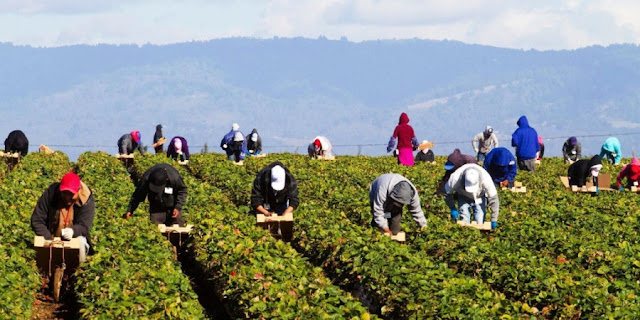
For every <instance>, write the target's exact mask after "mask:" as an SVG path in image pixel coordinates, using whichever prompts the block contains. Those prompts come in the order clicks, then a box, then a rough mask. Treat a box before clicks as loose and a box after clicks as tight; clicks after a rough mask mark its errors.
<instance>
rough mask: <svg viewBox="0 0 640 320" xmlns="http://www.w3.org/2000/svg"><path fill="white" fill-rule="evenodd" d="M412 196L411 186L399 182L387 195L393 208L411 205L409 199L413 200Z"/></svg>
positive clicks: (404, 182)
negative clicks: (392, 203) (391, 201)
mask: <svg viewBox="0 0 640 320" xmlns="http://www.w3.org/2000/svg"><path fill="white" fill-rule="evenodd" d="M414 194H415V190H413V188H412V187H411V184H409V183H408V182H406V181H401V182H398V183H397V184H396V185H395V186H393V189H392V190H391V193H390V194H389V198H391V200H393V202H394V205H395V206H397V207H402V206H404V205H407V204H409V203H411V199H413V196H414Z"/></svg>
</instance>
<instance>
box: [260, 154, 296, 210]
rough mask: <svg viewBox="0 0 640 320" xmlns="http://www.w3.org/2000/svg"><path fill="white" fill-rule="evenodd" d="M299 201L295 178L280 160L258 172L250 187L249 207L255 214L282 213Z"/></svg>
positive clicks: (292, 207) (293, 207)
mask: <svg viewBox="0 0 640 320" xmlns="http://www.w3.org/2000/svg"><path fill="white" fill-rule="evenodd" d="M299 203H300V200H299V199H298V184H297V183H296V179H295V178H294V177H293V175H292V174H291V172H289V169H287V167H285V165H284V164H282V162H280V161H275V162H273V163H271V164H270V165H268V166H266V167H265V168H263V169H262V170H260V172H258V174H257V176H256V179H255V180H254V181H253V188H252V189H251V208H253V210H254V212H255V213H256V214H258V213H261V214H264V215H265V216H267V217H270V216H272V215H274V214H275V215H284V214H286V213H289V212H293V210H295V209H296V208H297V207H298V204H299Z"/></svg>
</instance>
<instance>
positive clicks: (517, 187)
mask: <svg viewBox="0 0 640 320" xmlns="http://www.w3.org/2000/svg"><path fill="white" fill-rule="evenodd" d="M507 189H508V190H509V191H511V192H515V193H527V187H525V186H523V185H522V182H518V181H516V182H514V183H513V188H506V187H502V190H507Z"/></svg>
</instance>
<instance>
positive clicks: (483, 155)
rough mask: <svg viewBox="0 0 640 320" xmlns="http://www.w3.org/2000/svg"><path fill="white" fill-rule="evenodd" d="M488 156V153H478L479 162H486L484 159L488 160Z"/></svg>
mask: <svg viewBox="0 0 640 320" xmlns="http://www.w3.org/2000/svg"><path fill="white" fill-rule="evenodd" d="M486 156H487V154H486V153H480V152H478V156H477V158H478V162H484V159H485V158H486Z"/></svg>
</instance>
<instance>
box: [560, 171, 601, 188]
mask: <svg viewBox="0 0 640 320" xmlns="http://www.w3.org/2000/svg"><path fill="white" fill-rule="evenodd" d="M560 181H561V182H562V185H564V187H565V188H567V190H569V191H572V192H596V187H595V186H594V185H593V182H592V181H593V180H591V179H587V184H586V185H585V186H584V187H582V188H579V187H578V186H571V185H569V177H560ZM598 188H599V189H600V191H613V189H612V188H611V174H608V173H606V174H605V173H601V174H600V175H599V176H598Z"/></svg>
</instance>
